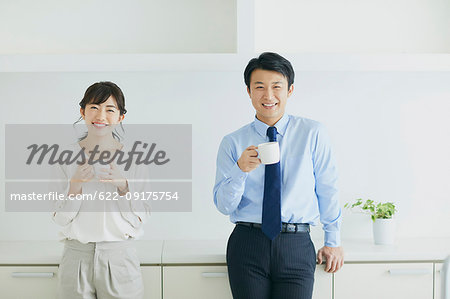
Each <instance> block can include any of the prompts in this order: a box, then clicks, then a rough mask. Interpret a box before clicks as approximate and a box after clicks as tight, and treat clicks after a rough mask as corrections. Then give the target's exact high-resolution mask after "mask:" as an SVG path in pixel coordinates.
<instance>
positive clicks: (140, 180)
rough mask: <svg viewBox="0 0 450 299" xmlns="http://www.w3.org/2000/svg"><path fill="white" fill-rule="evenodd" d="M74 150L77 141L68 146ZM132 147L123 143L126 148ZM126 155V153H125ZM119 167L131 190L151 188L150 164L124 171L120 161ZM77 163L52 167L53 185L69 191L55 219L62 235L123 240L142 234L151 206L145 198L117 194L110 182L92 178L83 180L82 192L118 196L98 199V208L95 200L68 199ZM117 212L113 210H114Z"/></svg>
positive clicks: (61, 236)
mask: <svg viewBox="0 0 450 299" xmlns="http://www.w3.org/2000/svg"><path fill="white" fill-rule="evenodd" d="M66 149H68V150H71V151H73V156H72V157H75V156H76V155H77V154H78V153H79V151H80V150H81V147H80V145H79V144H78V142H77V143H74V144H71V145H69V146H67V148H66ZM129 150H130V149H129V148H128V147H127V146H124V148H123V149H122V151H123V152H125V153H127V152H128V151H129ZM124 159H126V155H125V157H124ZM116 165H117V168H118V169H119V170H120V171H121V172H122V175H123V176H124V177H125V178H126V179H127V181H128V189H129V192H131V194H134V192H145V191H149V190H148V179H149V173H148V167H146V166H145V165H143V164H141V165H136V164H135V163H132V164H131V167H130V168H129V170H127V171H125V165H126V164H122V165H119V164H117V163H116ZM77 167H78V165H77V164H76V163H71V164H70V165H59V164H56V165H54V167H53V169H52V182H51V184H50V186H51V187H50V189H51V190H52V191H56V192H58V193H62V194H65V195H66V198H67V200H61V201H58V202H57V203H56V206H55V212H56V213H55V214H54V216H53V220H54V221H55V222H56V223H57V224H59V225H61V226H62V230H61V231H60V234H59V235H60V239H75V240H78V241H80V242H81V243H87V242H102V241H123V240H127V239H138V238H140V237H141V236H142V235H143V233H144V231H143V224H144V223H145V222H146V220H147V218H148V216H149V215H150V208H149V206H148V204H147V203H146V202H145V201H142V200H134V199H133V198H131V197H130V198H129V199H130V200H127V199H126V197H118V196H116V195H117V193H118V191H117V187H116V186H114V185H113V184H111V183H107V182H100V181H98V180H97V179H93V180H91V181H89V182H86V183H82V194H83V195H84V194H91V195H97V198H100V196H104V198H106V196H108V194H109V195H111V197H110V198H113V196H116V198H119V199H118V200H108V201H106V200H99V199H97V200H95V205H96V209H95V211H92V210H94V209H93V208H92V207H93V205H92V201H90V202H88V201H86V200H76V199H75V200H69V199H68V198H69V197H68V196H67V193H68V191H69V187H70V179H71V178H72V176H73V175H74V173H75V171H76V169H77ZM111 210H112V211H115V212H112V211H111Z"/></svg>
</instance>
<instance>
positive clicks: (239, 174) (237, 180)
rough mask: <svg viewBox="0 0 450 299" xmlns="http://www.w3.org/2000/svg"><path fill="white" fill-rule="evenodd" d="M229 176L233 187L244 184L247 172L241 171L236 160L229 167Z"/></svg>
mask: <svg viewBox="0 0 450 299" xmlns="http://www.w3.org/2000/svg"><path fill="white" fill-rule="evenodd" d="M229 177H230V178H231V182H232V183H231V185H232V186H233V187H240V186H242V185H243V184H244V182H245V180H246V179H247V177H248V172H245V171H242V170H241V169H240V168H239V165H238V164H237V162H236V163H235V164H234V166H233V168H231V171H230V174H229Z"/></svg>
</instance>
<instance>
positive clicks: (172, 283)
mask: <svg viewBox="0 0 450 299" xmlns="http://www.w3.org/2000/svg"><path fill="white" fill-rule="evenodd" d="M323 269H324V265H321V266H318V267H317V269H316V275H315V284H314V293H313V298H314V299H331V298H332V277H333V276H332V274H329V273H326V272H325V271H324V270H323ZM163 273H164V274H163V282H164V286H163V292H164V299H177V298H183V299H186V298H214V299H222V298H223V299H230V298H232V296H231V290H230V285H229V282H228V273H227V267H226V266H164V267H163Z"/></svg>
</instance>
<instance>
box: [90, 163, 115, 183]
mask: <svg viewBox="0 0 450 299" xmlns="http://www.w3.org/2000/svg"><path fill="white" fill-rule="evenodd" d="M92 166H93V167H94V173H95V177H96V178H97V179H99V178H100V176H102V175H106V174H107V172H105V171H103V169H106V170H110V169H111V167H110V166H109V164H106V165H103V164H100V163H95V164H93V165H92Z"/></svg>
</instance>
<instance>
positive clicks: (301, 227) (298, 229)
mask: <svg viewBox="0 0 450 299" xmlns="http://www.w3.org/2000/svg"><path fill="white" fill-rule="evenodd" d="M236 225H243V226H248V227H254V228H261V224H260V223H252V222H236ZM309 231H310V229H309V224H307V223H282V224H281V232H282V233H302V232H308V233H309Z"/></svg>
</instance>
